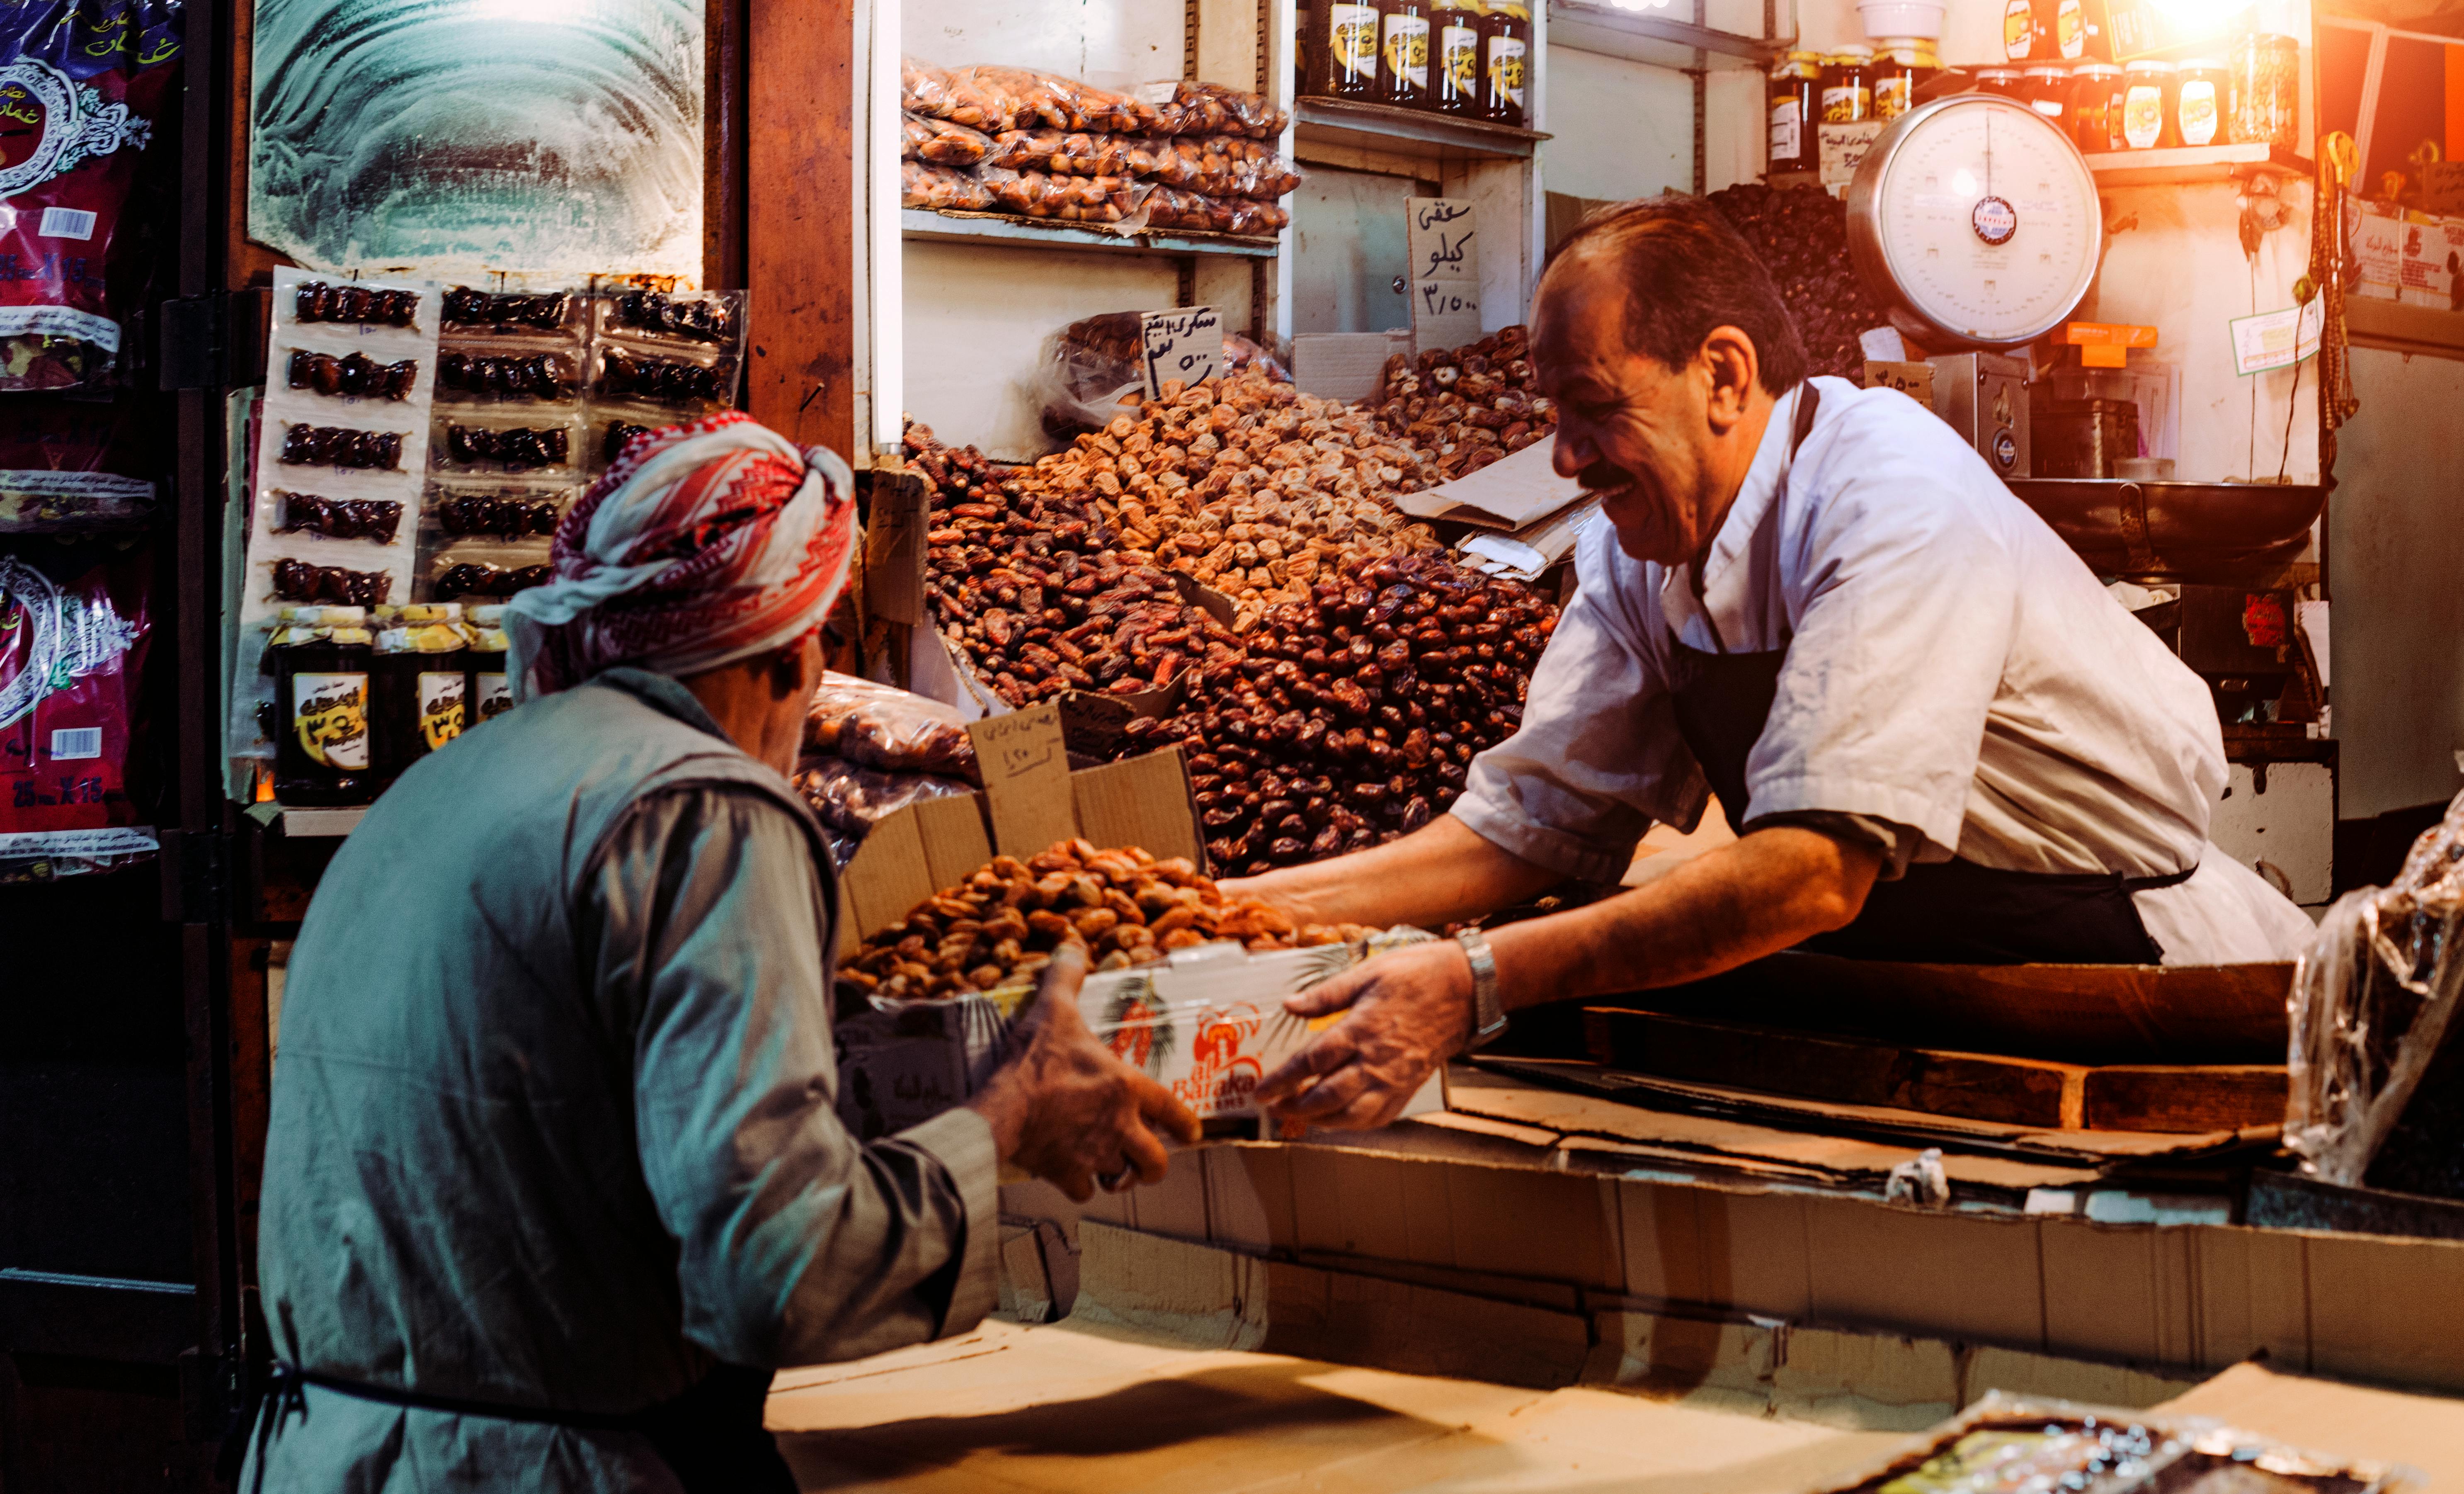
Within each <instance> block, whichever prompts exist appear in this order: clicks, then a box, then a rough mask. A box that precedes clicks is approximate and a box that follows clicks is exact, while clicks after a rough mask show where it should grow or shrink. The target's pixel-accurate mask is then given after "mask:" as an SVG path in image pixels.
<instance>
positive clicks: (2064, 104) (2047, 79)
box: [2019, 62, 2071, 132]
mask: <svg viewBox="0 0 2464 1494" xmlns="http://www.w3.org/2000/svg"><path fill="white" fill-rule="evenodd" d="M2019 76H2020V83H2019V101H2020V102H2021V103H2024V104H2026V105H2027V106H2028V107H2029V108H2031V109H2034V110H2035V111H2036V112H2037V113H2038V114H2041V115H2043V116H2044V117H2045V118H2046V119H2048V120H2051V121H2053V122H2054V123H2055V124H2057V125H2058V126H2061V127H2062V128H2063V129H2064V130H2065V132H2067V130H2068V128H2069V124H2070V113H2071V70H2070V69H2069V68H2067V67H2064V66H2063V65H2062V64H2060V63H2058V62H2031V63H2029V64H2028V66H2027V68H2026V69H2025V70H2024V71H2022V72H2021V74H2020V75H2019Z"/></svg>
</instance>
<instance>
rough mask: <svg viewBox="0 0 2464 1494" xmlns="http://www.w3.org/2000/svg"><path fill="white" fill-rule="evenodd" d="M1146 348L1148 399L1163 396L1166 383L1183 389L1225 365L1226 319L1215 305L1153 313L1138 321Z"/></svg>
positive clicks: (1141, 337)
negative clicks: (1224, 336)
mask: <svg viewBox="0 0 2464 1494" xmlns="http://www.w3.org/2000/svg"><path fill="white" fill-rule="evenodd" d="M1138 335H1139V338H1140V340H1141V341H1142V342H1143V343H1144V344H1145V346H1146V365H1147V397H1148V398H1150V399H1160V398H1162V397H1163V386H1164V381H1165V380H1167V379H1178V380H1179V381H1180V385H1181V388H1183V389H1187V388H1189V387H1190V386H1191V385H1194V384H1197V383H1199V382H1200V381H1202V380H1204V379H1206V378H1208V377H1210V376H1211V375H1212V374H1213V373H1214V372H1215V370H1216V368H1218V366H1220V365H1221V363H1222V362H1223V318H1222V316H1221V314H1220V313H1218V312H1217V311H1216V309H1215V308H1214V307H1213V306H1184V307H1182V308H1180V309H1179V310H1177V311H1150V312H1148V313H1147V314H1146V315H1145V316H1144V317H1142V318H1140V319H1139V321H1138Z"/></svg>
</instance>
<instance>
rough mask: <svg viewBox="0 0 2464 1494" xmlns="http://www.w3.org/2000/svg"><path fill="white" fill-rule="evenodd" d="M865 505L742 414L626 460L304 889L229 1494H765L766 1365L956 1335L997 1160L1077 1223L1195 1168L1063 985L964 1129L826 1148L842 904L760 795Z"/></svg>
mask: <svg viewBox="0 0 2464 1494" xmlns="http://www.w3.org/2000/svg"><path fill="white" fill-rule="evenodd" d="M852 487H853V483H852V479H851V478H850V476H849V474H848V472H847V465H846V464H845V463H844V462H842V461H840V460H839V458H838V457H834V456H832V455H831V454H830V453H828V452H826V451H823V450H821V449H819V448H814V449H810V450H805V451H799V450H797V449H796V448H795V447H794V446H793V445H791V444H789V443H788V442H787V441H785V440H783V439H781V437H780V436H778V435H775V434H774V433H772V432H770V431H768V430H765V429H764V428H762V427H761V426H759V425H758V424H756V423H754V422H753V421H752V420H750V419H747V418H746V417H745V416H743V415H741V414H737V413H727V414H722V415H718V416H715V417H713V418H711V419H707V420H703V421H700V422H698V423H696V424H693V425H689V426H683V427H678V428H676V429H673V430H668V431H660V432H654V433H651V434H649V435H641V436H636V437H635V438H634V439H633V441H632V442H631V443H630V444H629V445H627V447H626V449H625V451H624V453H623V454H622V455H621V456H620V457H618V459H617V460H616V462H615V463H614V464H613V465H612V466H610V467H609V468H608V470H607V472H606V474H605V476H603V477H602V478H601V479H599V481H598V482H597V483H595V484H593V486H592V487H591V489H590V490H589V492H588V493H587V494H585V495H584V496H583V498H582V499H581V500H580V501H579V502H576V503H575V504H574V506H573V508H572V509H571V511H569V512H568V513H567V514H566V515H565V517H564V520H563V522H562V523H561V524H559V525H558V528H557V533H556V539H555V545H554V560H555V572H556V574H555V579H554V580H553V581H551V582H550V583H548V584H547V585H545V586H541V587H538V588H535V589H533V590H531V591H524V592H521V593H519V594H517V597H516V598H515V600H514V602H513V604H512V606H511V607H510V608H509V609H508V612H507V630H508V634H509V637H510V642H511V649H510V658H509V659H508V666H509V668H508V672H509V673H510V674H511V675H512V676H513V677H514V688H515V691H516V694H517V700H519V701H521V702H523V703H521V704H520V705H519V706H518V707H517V709H515V710H512V711H510V712H507V713H506V714H505V715H503V716H501V717H498V718H497V719H495V721H493V722H491V723H489V724H488V725H485V726H483V727H480V728H478V729H476V730H473V731H472V732H469V733H467V734H466V735H464V736H463V737H461V738H459V739H457V740H456V741H454V742H452V743H451V744H450V745H448V746H447V747H445V748H444V749H442V750H441V751H438V752H435V753H432V754H430V755H429V756H428V757H427V758H425V759H423V760H421V762H420V763H419V764H418V765H417V766H415V767H413V768H412V769H410V770H409V771H407V772H406V773H405V774H404V775H403V777H402V778H401V779H400V780H399V781H398V782H396V783H395V785H394V786H393V787H392V788H391V789H389V790H387V791H386V792H385V795H384V796H383V797H382V798H380V799H379V800H378V801H377V803H376V805H375V806H374V807H373V808H372V809H371V810H370V811H369V812H368V815H367V818H366V819H365V820H364V821H363V822H362V824H361V825H360V827H359V829H357V830H356V831H354V832H353V833H352V834H351V836H349V838H348V839H347V840H345V841H344V842H343V845H342V849H341V853H340V854H339V855H337V856H336V857H335V858H334V860H333V862H332V864H331V865H330V866H329V867H328V868H327V870H326V873H325V876H324V878H323V880H322V881H321V882H320V884H319V890H318V894H317V898H316V901H315V903H313V904H312V905H311V906H310V908H309V910H308V916H307V919H306V921H305V922H304V923H303V924H302V925H301V926H300V931H299V938H298V940H297V943H296V945H295V946H294V948H293V950H292V955H291V961H290V965H289V969H288V975H287V979H286V982H285V988H284V1002H283V1009H282V1031H281V1033H280V1035H279V1038H278V1041H279V1052H280V1055H281V1057H280V1059H279V1061H278V1063H277V1064H276V1067H275V1083H274V1103H273V1121H272V1126H271V1131H270V1134H269V1136H268V1140H267V1148H266V1161H265V1188H264V1201H263V1206H262V1213H261V1223H260V1227H259V1237H258V1253H259V1262H260V1264H259V1275H260V1280H261V1288H262V1300H263V1303H264V1305H265V1315H266V1319H267V1325H268V1329H269V1331H268V1337H269V1338H270V1340H271V1347H272V1350H273V1358H274V1360H275V1365H274V1367H273V1369H272V1371H271V1372H270V1373H269V1374H268V1375H267V1376H265V1380H266V1384H265V1386H264V1387H263V1389H264V1394H262V1395H261V1396H260V1398H259V1399H258V1401H257V1403H256V1408H255V1410H254V1411H253V1413H252V1414H251V1415H250V1416H249V1417H248V1418H247V1419H246V1421H245V1422H244V1423H243V1425H242V1426H241V1427H240V1428H239V1429H238V1432H239V1435H240V1436H242V1437H244V1438H246V1442H245V1448H246V1456H247V1459H248V1466H247V1468H246V1471H245V1476H244V1482H243V1483H242V1485H241V1486H242V1487H244V1488H251V1489H254V1488H265V1489H280V1490H307V1489H318V1490H323V1489H343V1488H352V1489H358V1488H369V1489H375V1488H384V1489H429V1488H448V1487H450V1488H452V1489H455V1490H462V1489H473V1490H477V1489H492V1488H500V1487H501V1488H506V1489H515V1488H518V1489H524V1490H533V1489H547V1490H558V1491H565V1490H572V1491H583V1490H589V1491H600V1490H606V1491H614V1490H618V1489H625V1490H640V1489H670V1490H672V1489H676V1488H683V1489H688V1490H699V1489H706V1488H712V1489H715V1488H724V1489H729V1490H746V1491H770V1490H787V1489H792V1488H793V1487H794V1486H795V1483H794V1480H793V1479H792V1477H791V1476H790V1475H789V1473H788V1470H787V1468H786V1466H785V1464H784V1462H783V1461H781V1459H780V1456H779V1454H778V1451H777V1449H776V1448H775V1447H774V1446H773V1445H772V1443H771V1441H770V1439H769V1437H768V1435H767V1434H766V1433H764V1432H763V1431H762V1430H761V1423H760V1416H761V1404H762V1398H763V1395H764V1394H765V1392H766V1389H767V1386H768V1383H769V1372H770V1371H771V1370H772V1369H774V1368H777V1367H780V1366H786V1365H798V1364H810V1363H816V1362H821V1361H826V1360H839V1359H849V1358H855V1357H859V1356H861V1355H866V1354H870V1353H876V1352H879V1351H881V1350H883V1349H891V1348H895V1347H898V1346H900V1345H903V1344H911V1343H916V1342H920V1341H923V1340H927V1339H931V1338H935V1337H939V1336H942V1335H946V1334H951V1333H957V1332H963V1331H965V1330H966V1329H968V1328H970V1327H974V1326H975V1324H976V1323H977V1322H978V1320H979V1319H980V1318H981V1317H982V1316H983V1315H984V1313H985V1312H986V1311H987V1310H989V1309H990V1308H991V1306H992V1305H993V1302H994V1298H995V1291H996V1255H995V1252H996V1248H997V1243H998V1240H997V1232H998V1223H997V1218H998V1205H997V1202H996V1199H995V1193H994V1179H995V1173H996V1170H997V1166H998V1164H999V1163H1000V1162H1001V1161H1004V1160H1006V1161H1012V1162H1015V1163H1017V1164H1018V1165H1020V1166H1022V1167H1024V1168H1026V1169H1027V1170H1028V1171H1032V1172H1035V1173H1036V1174H1038V1175H1040V1176H1044V1177H1046V1178H1049V1179H1050V1180H1052V1181H1054V1182H1055V1183H1058V1184H1059V1185H1060V1186H1062V1187H1063V1188H1065V1189H1066V1190H1067V1191H1069V1192H1070V1193H1073V1194H1076V1195H1078V1196H1081V1197H1084V1196H1086V1195H1088V1193H1090V1192H1091V1190H1092V1188H1093V1186H1094V1184H1093V1178H1094V1177H1095V1176H1096V1175H1098V1174H1106V1175H1122V1176H1134V1177H1139V1178H1143V1179H1145V1180H1147V1181H1153V1180H1154V1179H1155V1178H1157V1177H1160V1176H1161V1175H1162V1171H1163V1167H1164V1148H1163V1145H1162V1143H1161V1142H1160V1141H1159V1140H1158V1139H1157V1134H1156V1133H1157V1132H1161V1133H1163V1134H1165V1135H1169V1136H1175V1137H1177V1138H1179V1139H1182V1140H1192V1139H1195V1135H1196V1124H1195V1122H1194V1121H1193V1120H1192V1119H1191V1118H1190V1116H1189V1114H1188V1112H1187V1111H1186V1110H1184V1109H1182V1108H1181V1107H1180V1106H1179V1105H1178V1104H1176V1103H1175V1102H1174V1101H1173V1100H1172V1099H1171V1097H1170V1096H1169V1095H1168V1094H1166V1093H1165V1092H1164V1091H1163V1090H1162V1089H1161V1088H1159V1087H1158V1086H1156V1085H1155V1084H1154V1083H1153V1082H1152V1081H1149V1080H1147V1079H1146V1078H1145V1077H1144V1076H1143V1075H1140V1074H1138V1073H1136V1072H1135V1071H1133V1070H1131V1069H1129V1068H1127V1067H1126V1066H1124V1065H1122V1064H1121V1063H1120V1062H1119V1061H1118V1060H1117V1059H1113V1058H1112V1057H1111V1055H1110V1054H1109V1053H1107V1052H1105V1051H1104V1050H1103V1048H1102V1047H1101V1046H1100V1045H1099V1044H1097V1043H1096V1042H1095V1041H1094V1040H1093V1039H1092V1038H1091V1037H1089V1035H1088V1033H1087V1030H1086V1027H1085V1025H1084V1024H1083V1023H1082V1022H1081V1021H1080V1020H1079V1018H1078V1015H1077V1006H1076V1000H1075V995H1076V982H1077V981H1078V979H1079V978H1081V977H1082V976H1083V974H1084V970H1085V966H1084V963H1083V961H1077V960H1066V959H1056V960H1055V962H1054V964H1053V966H1052V968H1051V969H1052V974H1051V975H1050V976H1049V977H1048V978H1047V981H1046V986H1045V992H1043V994H1042V995H1041V996H1040V997H1039V999H1038V1001H1037V1004H1036V1005H1035V1006H1034V1007H1032V1008H1030V1009H1029V1010H1028V1012H1027V1014H1026V1016H1025V1019H1024V1020H1023V1021H1022V1022H1021V1023H1019V1024H1017V1028H1016V1031H1017V1032H1018V1033H1019V1034H1020V1037H1019V1038H1018V1039H1017V1041H1016V1044H1015V1056H1014V1057H1013V1058H1012V1059H1011V1061H1010V1062H1009V1063H1008V1064H1007V1066H1006V1067H1004V1068H1003V1069H1002V1070H1001V1073H999V1074H998V1075H997V1076H996V1077H995V1078H994V1080H993V1081H992V1082H991V1083H990V1084H989V1085H988V1086H987V1087H986V1088H985V1089H984V1090H983V1091H982V1092H981V1093H979V1095H977V1096H976V1097H975V1098H974V1099H973V1100H971V1101H969V1102H968V1104H966V1105H964V1106H962V1107H960V1108H958V1109H956V1110H952V1111H950V1112H948V1113H946V1114H944V1115H942V1116H941V1117H939V1118H938V1119H935V1120H934V1121H931V1122H929V1123H927V1124H925V1125H922V1126H915V1127H913V1128H912V1129H909V1130H907V1131H903V1132H900V1133H899V1134H897V1135H895V1136H891V1137H886V1138H884V1139H882V1140H880V1141H876V1142H873V1143H871V1144H869V1145H865V1144H860V1143H858V1142H857V1141H856V1140H855V1139H854V1138H853V1137H852V1136H850V1135H849V1134H848V1133H847V1130H846V1129H845V1127H843V1126H841V1125H840V1123H839V1121H838V1119H837V1116H836V1113H835V1109H834V1096H835V1090H836V1084H837V1071H836V1066H835V1061H834V1058H833V1053H832V1048H831V1041H830V1023H829V1017H830V1013H829V1006H828V995H827V993H828V992H829V991H830V960H831V954H832V951H833V949H834V948H835V947H836V945H837V939H838V929H837V926H836V903H837V899H836V889H835V885H834V880H833V876H832V873H831V870H830V863H829V859H828V857H827V854H826V852H825V849H824V846H823V841H822V836H821V833H820V831H819V828H818V827H817V826H816V825H815V824H814V822H813V820H812V818H811V816H810V814H809V813H808V812H807V811H806V809H805V808H804V806H803V803H802V801H801V800H800V799H799V798H798V797H797V795H796V793H795V792H794V791H793V790H792V789H790V788H789V786H788V783H787V780H786V777H785V774H786V773H787V772H788V771H789V770H791V769H793V767H794V765H795V755H796V750H797V747H798V746H799V743H800V740H801V736H802V731H803V717H804V709H805V703H806V702H807V701H809V699H810V698H811V695H812V692H813V690H814V687H815V686H816V685H817V684H818V683H819V682H820V680H821V674H822V655H821V646H820V629H821V625H822V619H823V618H824V616H825V614H826V613H827V612H828V610H829V607H830V603H831V601H832V600H833V599H834V598H835V597H836V596H837V594H838V592H839V591H840V590H841V588H842V587H843V586H844V585H845V584H846V581H847V566H848V561H849V558H850V556H851V555H852V554H853V552H854V548H855V544H856V524H855V502H854V498H853V494H852ZM233 1445H234V1446H235V1447H237V1446H239V1445H240V1443H239V1442H238V1441H237V1440H236V1439H235V1440H234V1444H233Z"/></svg>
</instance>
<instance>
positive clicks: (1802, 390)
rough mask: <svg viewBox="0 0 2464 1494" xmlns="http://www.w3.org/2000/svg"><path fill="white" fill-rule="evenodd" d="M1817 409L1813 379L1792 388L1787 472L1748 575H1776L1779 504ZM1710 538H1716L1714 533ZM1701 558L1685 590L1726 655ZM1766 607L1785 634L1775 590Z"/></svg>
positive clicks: (1757, 529)
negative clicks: (1707, 594)
mask: <svg viewBox="0 0 2464 1494" xmlns="http://www.w3.org/2000/svg"><path fill="white" fill-rule="evenodd" d="M1821 408H1822V391H1821V390H1818V389H1815V387H1814V380H1813V379H1811V378H1808V379H1807V380H1806V381H1805V382H1804V383H1802V384H1799V385H1798V386H1797V387H1796V414H1795V416H1794V418H1793V419H1792V420H1791V421H1790V422H1789V431H1788V470H1787V471H1786V472H1783V473H1782V474H1780V479H1779V491H1778V492H1776V493H1773V494H1772V495H1771V507H1769V508H1767V509H1765V510H1763V517H1762V522H1761V523H1759V524H1755V525H1754V532H1753V534H1752V536H1751V537H1749V539H1748V541H1747V542H1746V556H1747V559H1746V569H1747V573H1748V574H1749V575H1757V576H1759V575H1767V574H1769V575H1776V574H1777V572H1778V568H1777V565H1776V562H1777V560H1778V558H1779V508H1780V503H1781V502H1782V501H1783V500H1785V499H1786V498H1787V497H1788V491H1789V488H1790V486H1791V485H1792V484H1793V482H1794V480H1795V479H1796V453H1797V448H1799V447H1801V446H1803V445H1804V444H1805V438H1806V436H1807V435H1810V434H1811V433H1812V432H1813V430H1814V413H1815V411H1817V410H1819V409H1821ZM1712 538H1713V539H1717V538H1719V536H1718V534H1717V533H1716V532H1715V533H1714V534H1713V535H1712ZM1710 547H1711V546H1710V542H1709V541H1705V543H1704V546H1703V548H1704V550H1705V553H1706V554H1707V553H1708V551H1709V550H1710ZM1704 558H1705V557H1704V556H1703V555H1697V556H1695V557H1694V558H1693V559H1692V560H1689V561H1687V562H1686V563H1685V586H1686V590H1688V591H1692V592H1693V593H1694V606H1695V609H1696V611H1698V612H1700V613H1702V614H1703V626H1704V627H1705V628H1708V629H1710V630H1711V647H1712V648H1714V649H1715V650H1717V651H1718V652H1720V653H1722V654H1726V653H1727V652H1728V640H1727V638H1725V637H1722V636H1720V620H1719V619H1718V618H1716V617H1714V616H1712V615H1711V604H1710V602H1709V601H1707V600H1706V599H1705V597H1704V595H1703V561H1704ZM1769 605H1771V606H1773V607H1776V608H1777V609H1778V610H1779V613H1780V618H1781V623H1780V626H1781V631H1782V632H1786V631H1787V615H1788V605H1787V603H1785V602H1784V601H1781V600H1780V599H1779V589H1778V588H1777V587H1773V588H1771V596H1770V603H1769ZM1783 647H1785V645H1783Z"/></svg>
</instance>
